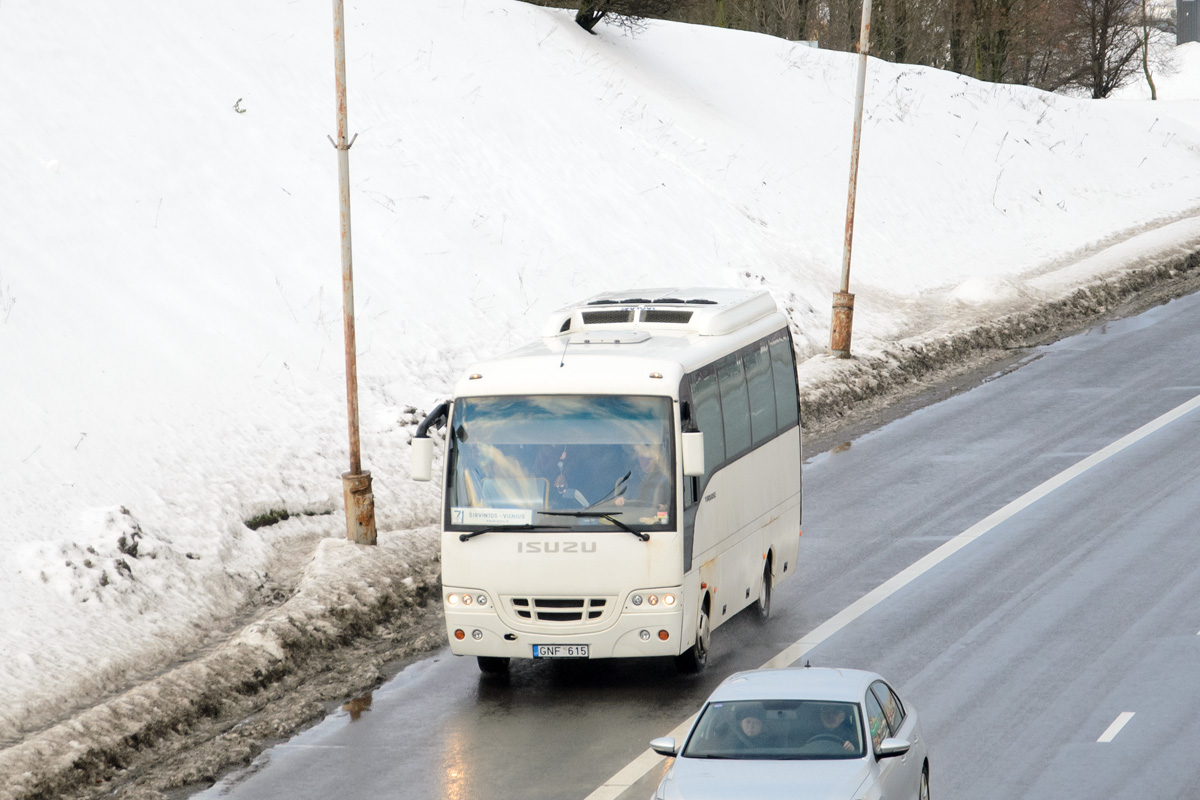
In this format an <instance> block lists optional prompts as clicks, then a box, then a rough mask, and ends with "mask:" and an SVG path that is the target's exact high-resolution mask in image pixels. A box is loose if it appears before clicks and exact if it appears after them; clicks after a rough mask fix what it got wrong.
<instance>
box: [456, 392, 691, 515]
mask: <svg viewBox="0 0 1200 800" xmlns="http://www.w3.org/2000/svg"><path fill="white" fill-rule="evenodd" d="M671 408H672V406H671V399H670V398H669V397H630V396H625V395H620V396H612V395H587V396H582V395H579V396H575V395H543V396H521V397H464V398H459V399H458V400H456V401H455V404H454V417H453V419H454V426H453V429H452V430H451V431H450V442H449V449H448V452H447V458H448V465H449V466H448V469H447V484H446V514H447V529H449V530H461V531H470V530H480V529H483V528H489V529H495V528H501V529H503V527H506V526H513V527H518V526H529V525H533V526H536V527H538V528H543V527H544V528H546V529H553V530H591V531H595V530H604V529H611V530H614V531H615V530H619V529H618V528H617V526H615V525H614V524H613V523H612V522H611V521H609V520H606V519H604V517H603V516H602V515H609V516H612V517H614V518H616V519H619V520H620V521H621V522H622V523H624V524H625V525H627V526H629V527H630V528H633V529H635V530H653V529H655V528H658V529H664V528H672V527H673V526H674V523H675V468H674V463H675V462H674V448H673V447H672V430H673V426H672V422H671V420H672V416H671ZM548 511H555V512H559V513H554V514H549V513H544V512H548ZM564 511H567V512H570V511H578V512H588V513H585V514H581V515H578V516H576V515H573V514H568V515H564V514H562V513H561V512H564Z"/></svg>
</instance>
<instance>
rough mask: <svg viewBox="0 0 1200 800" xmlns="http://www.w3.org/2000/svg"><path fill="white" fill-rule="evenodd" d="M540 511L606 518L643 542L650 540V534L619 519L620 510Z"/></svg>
mask: <svg viewBox="0 0 1200 800" xmlns="http://www.w3.org/2000/svg"><path fill="white" fill-rule="evenodd" d="M538 513H539V514H545V515H546V516H548V517H581V518H584V519H606V520H608V521H609V522H611V523H612V524H613V525H616V526H617V527H618V528H620V529H621V530H623V531H629V532H630V533H632V534H633V535H634V536H636V537H638V538H639V539H641V540H642V541H643V542H648V541H650V534H648V533H642V532H641V531H635V530H634V529H633V528H631V527H629V526H628V525H626V524H625V523H624V522H621V520H619V519H617V517H616V515H617V514H619V513H621V512H619V511H616V512H609V511H539V512H538Z"/></svg>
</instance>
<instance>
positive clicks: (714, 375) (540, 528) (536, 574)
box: [412, 289, 802, 672]
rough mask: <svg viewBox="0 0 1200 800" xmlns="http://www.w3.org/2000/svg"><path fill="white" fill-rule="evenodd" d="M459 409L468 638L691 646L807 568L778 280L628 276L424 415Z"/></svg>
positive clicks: (454, 428) (474, 372) (420, 433)
mask: <svg viewBox="0 0 1200 800" xmlns="http://www.w3.org/2000/svg"><path fill="white" fill-rule="evenodd" d="M434 426H436V427H439V428H441V427H445V428H446V453H445V458H444V460H443V465H444V472H443V484H442V485H443V489H444V492H443V503H442V511H441V518H442V543H441V553H442V585H443V592H442V599H443V604H444V608H445V616H446V628H447V633H448V635H449V639H450V649H451V651H452V652H454V653H455V654H456V655H473V656H476V657H477V658H478V659H479V666H480V669H482V670H483V671H484V672H502V671H505V670H507V669H508V666H509V660H510V659H513V658H535V659H550V658H625V657H643V656H660V657H661V656H675V657H676V662H677V664H678V666H679V668H680V669H681V670H684V671H698V670H700V669H702V668H703V667H704V666H705V663H706V662H707V659H708V653H709V649H710V646H711V635H712V631H714V630H715V629H716V628H718V627H719V626H720V625H721V624H722V623H724V622H725V621H726V620H728V619H729V618H730V617H732V616H733V615H734V614H736V613H738V612H739V611H741V610H742V609H743V608H745V607H747V606H749V605H751V604H756V613H757V615H758V616H760V617H761V618H763V619H765V618H766V617H767V616H768V615H769V614H770V607H771V590H772V587H773V586H775V585H776V584H777V583H778V582H779V581H781V580H783V579H785V578H787V577H789V576H790V575H792V574H793V573H794V572H795V571H796V558H797V553H798V549H799V537H800V521H801V500H802V494H801V484H800V479H801V475H800V470H801V467H800V464H801V454H800V414H799V400H798V393H797V387H796V363H795V353H794V350H793V346H792V339H791V334H790V332H789V330H788V325H787V318H786V317H785V316H784V315H783V314H782V313H780V311H779V310H778V308H777V307H776V305H775V301H774V300H772V298H771V296H770V294H768V293H767V292H765V291H750V290H740V289H671V290H640V291H636V292H612V293H606V294H602V295H598V296H596V297H593V298H590V299H588V300H585V301H583V302H581V303H579V304H577V305H575V306H571V307H568V308H564V309H562V310H560V311H558V312H555V313H554V314H553V315H552V317H551V318H550V320H549V321H548V323H547V325H546V327H545V328H544V330H543V331H542V337H541V339H540V340H538V341H535V342H533V343H531V344H529V345H526V346H524V347H521V348H519V349H517V350H515V351H513V352H511V353H508V354H507V355H505V356H502V357H500V358H497V359H494V360H491V361H485V362H481V363H477V364H474V365H473V366H471V367H470V369H469V370H468V374H467V375H466V376H464V377H463V378H462V379H461V380H460V381H459V383H458V385H457V386H456V387H455V389H454V398H453V400H451V401H448V402H446V403H442V404H440V405H439V406H438V407H437V408H436V409H434V411H433V412H432V413H431V414H430V415H429V416H428V417H427V418H426V419H425V420H424V421H423V422H422V423H421V424H420V426H418V428H417V433H416V436H415V437H414V439H413V473H412V474H413V478H414V479H417V480H429V479H430V478H431V477H432V476H431V472H432V461H433V449H432V448H433V440H432V439H430V438H429V429H430V428H431V427H434Z"/></svg>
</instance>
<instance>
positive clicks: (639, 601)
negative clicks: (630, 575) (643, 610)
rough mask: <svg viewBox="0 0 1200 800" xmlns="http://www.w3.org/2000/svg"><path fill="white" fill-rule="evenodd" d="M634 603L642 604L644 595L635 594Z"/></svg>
mask: <svg viewBox="0 0 1200 800" xmlns="http://www.w3.org/2000/svg"><path fill="white" fill-rule="evenodd" d="M633 604H634V605H635V606H640V605H641V604H642V596H641V595H640V594H635V595H634V596H633Z"/></svg>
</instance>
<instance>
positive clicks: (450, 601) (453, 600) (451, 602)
mask: <svg viewBox="0 0 1200 800" xmlns="http://www.w3.org/2000/svg"><path fill="white" fill-rule="evenodd" d="M446 605H448V606H456V605H458V595H456V594H448V595H446Z"/></svg>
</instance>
